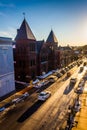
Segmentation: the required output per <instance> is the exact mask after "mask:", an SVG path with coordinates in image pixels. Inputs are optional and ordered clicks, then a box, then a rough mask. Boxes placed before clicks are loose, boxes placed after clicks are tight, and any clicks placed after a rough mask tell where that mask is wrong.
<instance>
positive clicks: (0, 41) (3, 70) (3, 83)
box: [0, 37, 15, 98]
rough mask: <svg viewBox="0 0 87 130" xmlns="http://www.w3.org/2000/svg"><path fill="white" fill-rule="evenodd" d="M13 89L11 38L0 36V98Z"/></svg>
mask: <svg viewBox="0 0 87 130" xmlns="http://www.w3.org/2000/svg"><path fill="white" fill-rule="evenodd" d="M13 91H15V83H14V66H13V49H12V39H11V38H5V37H0V98H2V97H3V96H5V95H7V94H10V93H12V92H13Z"/></svg>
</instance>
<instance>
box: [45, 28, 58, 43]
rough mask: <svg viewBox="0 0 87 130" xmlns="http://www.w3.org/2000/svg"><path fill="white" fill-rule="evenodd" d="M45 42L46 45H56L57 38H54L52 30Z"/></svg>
mask: <svg viewBox="0 0 87 130" xmlns="http://www.w3.org/2000/svg"><path fill="white" fill-rule="evenodd" d="M46 42H48V43H58V41H57V38H56V36H55V34H54V32H53V30H51V32H50V34H49V36H48V38H47V40H46Z"/></svg>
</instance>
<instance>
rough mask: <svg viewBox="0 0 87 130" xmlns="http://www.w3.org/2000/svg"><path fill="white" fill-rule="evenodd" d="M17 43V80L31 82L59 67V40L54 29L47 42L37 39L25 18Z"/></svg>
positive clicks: (16, 39) (18, 31)
mask: <svg viewBox="0 0 87 130" xmlns="http://www.w3.org/2000/svg"><path fill="white" fill-rule="evenodd" d="M15 45H16V48H15V63H16V64H15V78H16V80H19V81H26V82H29V81H30V80H31V79H34V78H35V77H36V76H38V75H41V74H42V73H43V72H46V73H47V72H48V71H50V70H53V69H57V68H58V66H59V59H58V57H59V51H58V41H57V38H56V36H55V35H54V32H53V31H52V30H51V32H50V34H49V36H48V38H47V41H46V42H45V41H44V40H42V41H37V40H36V38H35V36H34V34H33V33H32V31H31V29H30V27H29V25H28V23H27V21H26V19H24V20H23V22H22V24H21V26H20V28H19V29H18V30H17V35H16V38H15Z"/></svg>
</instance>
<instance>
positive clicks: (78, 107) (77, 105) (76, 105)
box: [74, 101, 81, 112]
mask: <svg viewBox="0 0 87 130" xmlns="http://www.w3.org/2000/svg"><path fill="white" fill-rule="evenodd" d="M74 108H75V112H78V111H80V109H81V103H80V101H77V102H76V104H75V106H74Z"/></svg>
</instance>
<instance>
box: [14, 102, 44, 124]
mask: <svg viewBox="0 0 87 130" xmlns="http://www.w3.org/2000/svg"><path fill="white" fill-rule="evenodd" d="M43 103H44V102H41V101H37V102H36V103H35V104H34V105H32V106H31V107H30V108H28V109H27V110H26V111H25V112H24V113H23V115H22V116H21V117H20V118H19V119H18V120H17V122H20V123H22V122H24V121H25V120H26V119H27V118H29V117H30V116H31V115H32V114H33V113H34V112H35V111H36V110H37V109H38V108H39V107H40V106H41V105H42V104H43Z"/></svg>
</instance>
